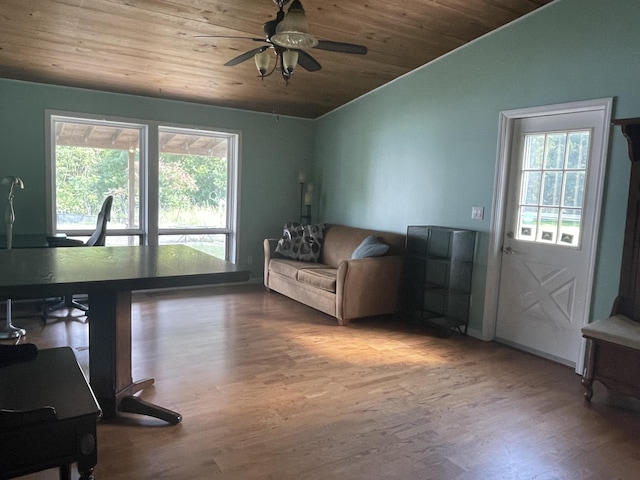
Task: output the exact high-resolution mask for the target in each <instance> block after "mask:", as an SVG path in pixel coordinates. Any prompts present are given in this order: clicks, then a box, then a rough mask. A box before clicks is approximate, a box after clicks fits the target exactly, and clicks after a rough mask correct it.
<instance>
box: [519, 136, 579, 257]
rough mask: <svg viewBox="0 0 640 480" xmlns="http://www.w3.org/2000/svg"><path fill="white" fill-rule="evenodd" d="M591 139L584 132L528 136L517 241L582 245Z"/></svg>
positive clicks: (525, 142) (523, 164) (525, 144)
mask: <svg viewBox="0 0 640 480" xmlns="http://www.w3.org/2000/svg"><path fill="white" fill-rule="evenodd" d="M590 135H591V133H590V131H588V130H580V131H567V132H549V133H545V134H540V133H536V134H532V135H526V136H525V138H524V157H523V162H522V182H521V189H522V190H521V192H520V206H519V212H520V213H519V216H518V223H519V224H518V228H517V229H516V239H518V240H525V241H535V242H538V243H548V244H554V245H564V246H571V247H578V246H580V234H581V231H582V205H583V200H584V186H585V181H586V169H587V164H588V160H589V148H590ZM542 159H544V161H542Z"/></svg>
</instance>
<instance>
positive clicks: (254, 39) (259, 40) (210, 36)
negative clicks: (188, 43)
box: [194, 35, 265, 42]
mask: <svg viewBox="0 0 640 480" xmlns="http://www.w3.org/2000/svg"><path fill="white" fill-rule="evenodd" d="M194 38H236V39H241V40H252V41H254V42H264V41H265V40H264V38H256V37H235V36H230V35H195V36H194Z"/></svg>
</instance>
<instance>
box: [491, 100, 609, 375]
mask: <svg viewBox="0 0 640 480" xmlns="http://www.w3.org/2000/svg"><path fill="white" fill-rule="evenodd" d="M612 107H613V98H601V99H595V100H585V101H580V102H571V103H563V104H559V105H547V106H541V107H531V108H522V109H517V110H507V111H503V112H500V122H499V127H498V155H497V160H496V175H495V182H494V189H493V206H492V213H491V225H490V230H489V252H488V255H487V277H486V284H485V296H484V312H483V321H482V339H483V340H493V339H494V338H495V335H496V322H497V317H498V294H499V286H500V271H501V267H502V239H503V236H504V223H505V211H506V204H507V188H508V180H509V161H510V156H511V155H510V154H511V136H512V133H513V125H514V123H515V121H516V120H518V119H522V118H530V117H538V116H546V115H553V114H564V113H576V112H585V111H594V110H598V111H603V112H604V115H603V131H604V132H609V131H610V125H611V110H612ZM608 145H609V137H608V135H606V138H604V139H603V141H602V147H601V150H600V151H599V152H593V158H597V156H599V157H600V158H601V159H602V160H601V161H599V162H598V165H597V170H596V171H592V172H591V174H595V175H597V177H598V180H597V191H596V192H591V193H595V194H596V196H597V198H598V199H599V200H598V201H597V202H596V211H595V212H594V214H595V223H594V228H593V230H592V231H591V232H584V234H585V235H590V237H591V242H592V243H591V244H592V246H593V247H592V249H591V252H590V253H589V277H588V278H587V289H588V291H589V292H592V289H593V275H594V271H593V270H594V265H595V259H596V252H597V249H598V243H597V239H598V230H599V225H600V211H601V205H602V201H601V200H602V194H603V190H604V176H605V171H606V164H607V149H608ZM588 304H589V306H588V308H587V311H586V315H585V317H586V318H585V319H584V323H585V324H586V323H588V321H589V315H590V310H591V302H590V301H589V302H588ZM584 349H585V341H584V340H583V341H582V343H581V347H580V354H579V357H578V358H577V359H576V372H578V373H582V369H583V365H584Z"/></svg>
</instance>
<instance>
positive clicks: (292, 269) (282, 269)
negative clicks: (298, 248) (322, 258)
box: [269, 258, 327, 280]
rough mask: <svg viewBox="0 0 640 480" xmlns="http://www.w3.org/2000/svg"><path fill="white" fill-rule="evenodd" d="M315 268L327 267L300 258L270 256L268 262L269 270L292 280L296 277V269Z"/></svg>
mask: <svg viewBox="0 0 640 480" xmlns="http://www.w3.org/2000/svg"><path fill="white" fill-rule="evenodd" d="M303 268H308V269H315V268H327V267H326V265H322V264H321V263H311V264H310V263H309V262H303V261H301V260H291V259H289V258H272V259H271V261H270V262H269V271H270V272H274V273H279V274H280V275H284V276H285V277H290V278H292V279H294V280H297V279H298V271H299V270H301V269H303Z"/></svg>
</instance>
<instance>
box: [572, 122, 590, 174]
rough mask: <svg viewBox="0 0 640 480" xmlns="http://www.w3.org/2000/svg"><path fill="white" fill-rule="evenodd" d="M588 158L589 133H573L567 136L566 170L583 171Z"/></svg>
mask: <svg viewBox="0 0 640 480" xmlns="http://www.w3.org/2000/svg"><path fill="white" fill-rule="evenodd" d="M588 157H589V132H587V131H585V132H573V133H570V134H569V155H568V158H567V168H568V169H571V168H576V169H582V170H585V169H586V168H587V158H588Z"/></svg>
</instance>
